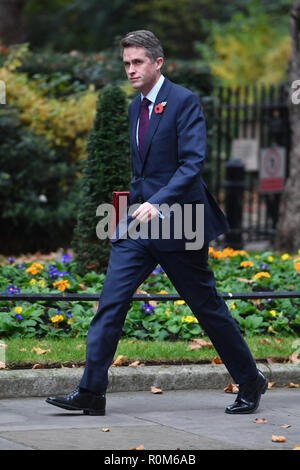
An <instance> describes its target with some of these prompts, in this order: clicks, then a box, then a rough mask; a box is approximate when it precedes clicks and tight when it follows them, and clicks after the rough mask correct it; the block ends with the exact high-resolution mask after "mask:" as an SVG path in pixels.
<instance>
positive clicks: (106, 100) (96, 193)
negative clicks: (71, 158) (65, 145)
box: [72, 86, 131, 274]
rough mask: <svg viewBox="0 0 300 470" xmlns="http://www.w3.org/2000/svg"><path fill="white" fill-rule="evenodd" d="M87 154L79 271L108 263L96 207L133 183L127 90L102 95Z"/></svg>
mask: <svg viewBox="0 0 300 470" xmlns="http://www.w3.org/2000/svg"><path fill="white" fill-rule="evenodd" d="M87 152H88V157H87V158H86V160H85V162H84V168H83V173H82V178H81V196H80V204H79V208H78V220H77V225H76V227H75V230H74V238H73V241H72V248H73V249H74V251H75V253H76V262H77V264H78V272H79V273H81V274H83V273H84V272H86V270H87V269H94V270H95V271H102V270H103V268H104V267H106V265H107V261H108V256H109V251H110V244H109V239H106V240H99V239H98V238H97V235H96V209H97V207H98V206H99V205H100V204H102V203H111V202H112V191H125V190H128V189H129V183H130V177H131V174H130V160H129V152H130V143H129V123H128V117H127V100H126V95H125V93H124V92H123V91H122V90H121V89H120V88H119V87H115V86H108V87H106V88H104V89H103V90H102V91H101V92H100V94H99V100H98V105H97V112H96V118H95V122H94V127H93V129H92V130H91V132H90V134H89V137H88V142H87Z"/></svg>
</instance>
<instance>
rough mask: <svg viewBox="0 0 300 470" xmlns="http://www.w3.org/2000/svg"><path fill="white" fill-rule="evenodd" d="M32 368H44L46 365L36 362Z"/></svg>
mask: <svg viewBox="0 0 300 470" xmlns="http://www.w3.org/2000/svg"><path fill="white" fill-rule="evenodd" d="M32 369H44V366H42V364H34V366H33V367H32Z"/></svg>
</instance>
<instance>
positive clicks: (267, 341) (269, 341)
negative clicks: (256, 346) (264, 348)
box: [259, 338, 271, 344]
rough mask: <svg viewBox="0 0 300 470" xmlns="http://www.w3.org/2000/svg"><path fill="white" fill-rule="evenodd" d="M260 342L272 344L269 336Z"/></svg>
mask: <svg viewBox="0 0 300 470" xmlns="http://www.w3.org/2000/svg"><path fill="white" fill-rule="evenodd" d="M259 342H260V343H261V344H271V340H270V339H268V338H264V339H261V340H260V341H259Z"/></svg>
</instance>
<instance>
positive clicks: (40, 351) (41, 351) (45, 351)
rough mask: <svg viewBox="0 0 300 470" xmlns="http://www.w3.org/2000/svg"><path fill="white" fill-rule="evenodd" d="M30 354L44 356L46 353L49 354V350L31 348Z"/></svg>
mask: <svg viewBox="0 0 300 470" xmlns="http://www.w3.org/2000/svg"><path fill="white" fill-rule="evenodd" d="M31 352H35V353H36V354H38V355H40V354H46V353H48V352H51V349H41V348H39V347H34V348H32V350H31Z"/></svg>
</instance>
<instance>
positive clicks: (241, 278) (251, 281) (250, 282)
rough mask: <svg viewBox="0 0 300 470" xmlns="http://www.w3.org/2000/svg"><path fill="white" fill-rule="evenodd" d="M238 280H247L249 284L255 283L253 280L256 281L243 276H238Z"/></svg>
mask: <svg viewBox="0 0 300 470" xmlns="http://www.w3.org/2000/svg"><path fill="white" fill-rule="evenodd" d="M237 280H238V281H240V282H246V283H247V284H253V282H254V280H251V279H245V278H243V277H238V278H237Z"/></svg>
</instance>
